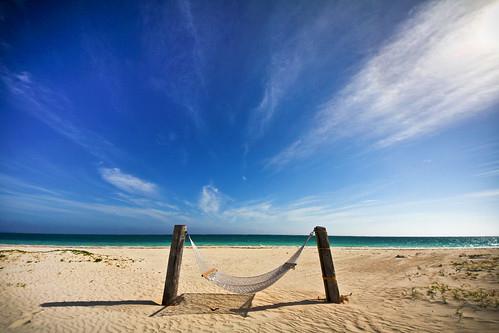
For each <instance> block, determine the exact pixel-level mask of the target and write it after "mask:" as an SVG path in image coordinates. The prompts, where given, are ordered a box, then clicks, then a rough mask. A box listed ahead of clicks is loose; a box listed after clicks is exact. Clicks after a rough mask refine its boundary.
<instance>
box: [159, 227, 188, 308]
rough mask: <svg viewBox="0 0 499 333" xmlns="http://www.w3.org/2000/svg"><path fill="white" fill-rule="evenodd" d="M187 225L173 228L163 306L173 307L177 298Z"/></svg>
mask: <svg viewBox="0 0 499 333" xmlns="http://www.w3.org/2000/svg"><path fill="white" fill-rule="evenodd" d="M185 232H186V227H185V225H181V224H177V225H175V227H174V228H173V234H172V244H171V246H170V256H169V258H168V268H167V270H166V280H165V289H164V291H163V300H162V301H161V304H163V305H171V304H172V303H173V301H174V300H175V298H176V297H177V289H178V279H179V277H180V266H181V264H182V252H183V251H184V240H185Z"/></svg>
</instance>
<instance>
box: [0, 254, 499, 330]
mask: <svg viewBox="0 0 499 333" xmlns="http://www.w3.org/2000/svg"><path fill="white" fill-rule="evenodd" d="M12 249H18V250H16V251H6V250H12ZM0 250H1V251H2V252H1V254H0V267H1V269H0V286H1V287H0V300H1V302H0V331H1V332H158V331H164V332H188V331H193V332H215V331H216V332H220V331H222V332H275V331H281V332H319V331H339V332H344V331H352V332H358V331H373V332H454V331H459V332H497V331H499V308H498V306H499V293H498V291H497V287H498V282H499V249H487V250H478V249H477V250H471V249H470V250H468V249H466V250H464V249H453V250H449V249H442V250H440V249H439V250H430V249H428V250H392V249H334V250H333V255H334V259H335V266H336V269H337V275H338V281H339V287H340V292H341V293H342V294H344V295H350V296H349V297H348V299H349V301H348V302H347V303H345V304H340V305H336V304H325V303H323V301H322V298H323V297H324V295H323V287H322V280H321V273H320V266H319V263H318V256H317V251H316V249H315V248H307V249H306V250H305V252H304V253H303V255H302V257H301V258H300V262H299V265H298V266H297V268H296V270H294V271H290V272H289V273H288V274H287V275H286V276H285V277H284V278H283V279H282V280H280V281H279V282H277V283H276V284H275V285H274V286H272V287H270V288H269V289H267V290H265V291H262V292H260V293H257V294H256V296H255V297H254V299H253V302H252V306H251V307H250V308H249V309H247V311H243V313H241V312H238V311H230V310H231V307H232V308H233V307H236V306H237V304H238V303H237V302H238V301H240V300H238V299H236V298H234V297H232V296H230V295H226V293H224V291H223V290H221V289H219V288H218V287H216V286H214V285H212V284H210V283H209V282H207V281H206V280H204V279H202V278H201V277H200V276H199V272H198V271H197V267H196V264H195V261H194V257H193V253H192V251H191V250H190V249H189V248H186V250H185V251H184V259H183V265H182V272H181V280H180V287H179V293H185V294H186V301H185V303H184V304H182V305H180V306H178V307H177V308H174V309H173V308H171V309H163V307H161V306H160V305H159V303H160V301H161V296H162V291H163V283H164V278H165V270H166V263H167V260H168V249H166V248H150V249H149V248H145V249H137V248H88V249H87V248H85V249H78V250H77V251H69V250H65V251H61V250H60V249H57V248H49V247H20V246H17V247H15V248H14V247H6V246H4V247H1V248H0ZM19 250H20V251H19ZM86 251H88V252H86ZM292 251H294V248H207V249H204V252H205V253H206V255H207V256H209V257H210V258H212V259H214V260H215V261H216V262H217V263H218V264H219V265H220V266H221V267H223V268H224V270H225V271H227V272H229V273H233V274H235V275H254V274H257V273H261V272H264V271H267V270H269V269H271V268H273V267H275V266H277V265H278V264H280V263H282V261H283V260H285V259H286V258H287V255H289V254H290V253H291V252H292ZM397 256H398V257H397ZM203 294H210V295H211V296H209V295H204V296H203ZM221 294H222V295H221ZM224 294H225V295H224ZM205 303H206V304H205ZM182 307H183V309H184V310H182ZM155 313H156V315H155V316H152V317H151V315H153V314H155Z"/></svg>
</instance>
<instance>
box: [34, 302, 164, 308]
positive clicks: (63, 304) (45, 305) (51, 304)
mask: <svg viewBox="0 0 499 333" xmlns="http://www.w3.org/2000/svg"><path fill="white" fill-rule="evenodd" d="M116 305H159V304H158V303H156V302H154V301H150V300H122V301H67V302H47V303H42V304H40V306H41V307H42V308H55V307H66V306H68V307H69V306H116Z"/></svg>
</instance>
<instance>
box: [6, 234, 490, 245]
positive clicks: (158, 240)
mask: <svg viewBox="0 0 499 333" xmlns="http://www.w3.org/2000/svg"><path fill="white" fill-rule="evenodd" d="M191 237H192V239H193V241H194V242H196V245H200V246H299V245H301V244H303V242H304V241H305V239H306V237H307V236H305V235H303V236H289V235H191ZM170 240H171V235H63V234H21V233H0V244H12V245H21V244H22V245H54V246H137V247H151V246H152V247H154V246H169V245H170ZM329 241H330V243H331V246H333V247H391V248H443V247H450V248H482V247H489V248H490V247H499V237H358V236H330V237H329ZM186 245H189V243H188V242H186ZM308 246H315V239H311V240H310V242H309V243H308Z"/></svg>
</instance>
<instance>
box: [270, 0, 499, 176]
mask: <svg viewBox="0 0 499 333" xmlns="http://www.w3.org/2000/svg"><path fill="white" fill-rule="evenodd" d="M497 22H499V3H498V2H490V1H472V2H469V1H440V2H430V3H428V4H425V5H423V6H421V7H420V8H419V9H418V10H417V11H415V13H414V15H413V16H412V17H411V18H409V19H408V20H407V21H406V22H404V23H403V24H402V25H401V26H400V28H399V29H398V31H396V32H395V33H394V35H393V36H392V37H391V38H390V39H389V41H388V42H387V43H386V44H385V46H383V47H382V48H381V49H380V50H379V52H377V53H376V54H375V55H374V56H373V57H372V58H371V59H369V60H368V61H366V62H365V64H364V65H363V66H361V68H360V70H359V71H358V72H357V74H356V75H354V76H353V77H352V78H351V80H350V81H349V82H348V84H346V85H345V87H344V88H343V89H341V90H340V91H339V92H338V93H334V94H333V95H332V96H331V97H330V98H329V99H328V100H327V102H325V103H324V104H323V105H321V106H320V107H319V108H318V111H317V114H316V116H315V120H314V122H313V125H312V126H311V129H309V130H308V131H306V132H305V133H304V134H303V135H302V136H301V137H299V138H298V139H297V140H296V141H294V142H293V143H291V144H290V145H289V146H288V147H286V148H285V149H283V150H282V151H281V152H279V153H278V154H277V155H275V156H274V157H272V158H271V159H269V160H268V162H267V166H270V167H275V168H280V167H282V166H283V165H285V164H287V163H289V162H290V161H292V160H296V159H299V158H303V157H305V156H308V155H310V154H312V153H313V152H314V151H316V150H317V149H319V148H320V147H323V146H325V145H327V144H330V143H331V142H334V141H335V140H339V139H342V138H352V137H358V138H360V139H362V140H369V141H370V142H372V143H373V144H372V145H373V146H374V147H378V148H383V147H388V146H392V145H395V144H398V143H400V142H403V141H407V140H411V139H415V138H418V137H421V136H424V135H429V134H431V133H435V132H437V131H439V130H441V129H442V128H445V127H447V126H450V125H451V124H453V123H455V122H457V121H460V120H463V119H466V118H469V117H471V116H473V115H476V114H477V113H479V112H483V111H485V110H488V109H490V108H491V107H492V106H494V105H497V103H498V102H499V56H498V54H499V25H498V23H497Z"/></svg>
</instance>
